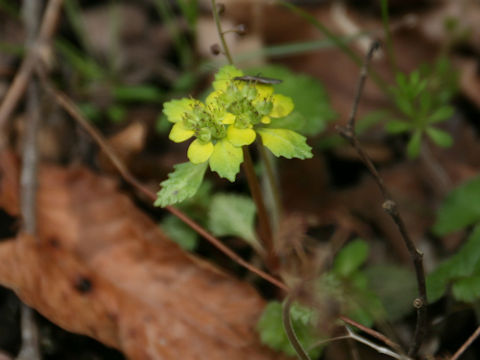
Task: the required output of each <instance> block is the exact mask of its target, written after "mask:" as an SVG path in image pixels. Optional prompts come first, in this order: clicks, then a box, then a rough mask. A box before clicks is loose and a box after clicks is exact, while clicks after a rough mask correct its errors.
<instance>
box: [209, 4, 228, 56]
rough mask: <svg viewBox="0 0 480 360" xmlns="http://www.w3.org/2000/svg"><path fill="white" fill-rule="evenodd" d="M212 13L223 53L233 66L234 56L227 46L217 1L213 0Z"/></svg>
mask: <svg viewBox="0 0 480 360" xmlns="http://www.w3.org/2000/svg"><path fill="white" fill-rule="evenodd" d="M212 12H213V19H214V20H215V25H217V32H218V36H219V37H220V41H221V43H222V48H223V52H224V54H225V56H226V57H227V60H228V62H229V63H230V64H231V65H233V58H232V55H230V50H229V48H228V46H227V42H226V41H225V36H224V33H223V31H222V24H220V16H219V15H218V10H217V3H216V2H215V0H212Z"/></svg>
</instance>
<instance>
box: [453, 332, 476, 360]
mask: <svg viewBox="0 0 480 360" xmlns="http://www.w3.org/2000/svg"><path fill="white" fill-rule="evenodd" d="M479 335H480V326H479V327H478V328H477V330H475V331H474V333H473V334H472V335H470V337H469V338H468V339H467V341H465V343H464V344H463V345H462V346H460V348H459V349H458V350H457V351H456V352H455V354H453V356H452V357H451V358H450V360H458V359H459V358H460V356H462V354H463V353H464V352H465V350H467V349H468V347H469V346H470V345H472V343H473V342H474V341H475V340H476V339H477V338H478V336H479Z"/></svg>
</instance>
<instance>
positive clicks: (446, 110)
mask: <svg viewBox="0 0 480 360" xmlns="http://www.w3.org/2000/svg"><path fill="white" fill-rule="evenodd" d="M453 112H454V110H453V107H451V106H442V107H440V108H439V109H437V110H436V111H435V112H434V113H433V114H432V115H430V116H429V117H428V120H427V121H428V123H430V124H434V123H437V122H441V121H444V120H447V119H449V118H451V117H452V116H453Z"/></svg>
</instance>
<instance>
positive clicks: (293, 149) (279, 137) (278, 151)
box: [258, 128, 313, 159]
mask: <svg viewBox="0 0 480 360" xmlns="http://www.w3.org/2000/svg"><path fill="white" fill-rule="evenodd" d="M258 133H259V134H260V136H261V137H262V141H263V144H264V145H265V146H266V147H267V148H268V149H269V150H270V151H271V152H272V153H273V155H275V156H283V157H286V158H287V159H291V158H298V159H309V158H311V157H312V156H313V155H312V148H311V147H310V146H309V145H308V144H307V141H306V140H307V139H306V138H305V136H303V135H300V134H298V133H296V132H295V131H292V130H287V129H271V128H261V129H258Z"/></svg>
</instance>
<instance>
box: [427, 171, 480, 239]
mask: <svg viewBox="0 0 480 360" xmlns="http://www.w3.org/2000/svg"><path fill="white" fill-rule="evenodd" d="M477 222H480V177H476V178H474V179H472V180H469V181H467V182H465V183H463V184H461V185H460V186H459V187H457V188H456V189H454V190H453V191H451V192H450V193H449V194H448V195H447V198H446V199H445V200H444V201H443V203H442V206H441V207H440V210H439V211H438V217H437V220H436V222H435V225H434V226H433V231H434V232H435V234H437V235H445V234H448V233H450V232H452V231H456V230H460V229H462V228H465V227H466V226H469V225H472V224H475V223H477Z"/></svg>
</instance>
